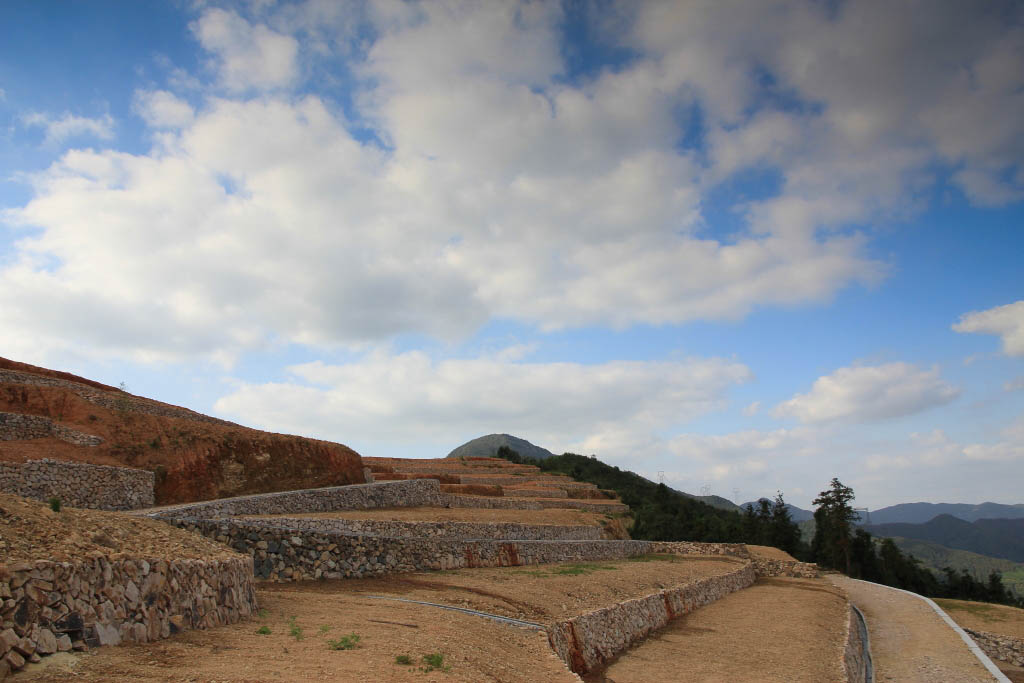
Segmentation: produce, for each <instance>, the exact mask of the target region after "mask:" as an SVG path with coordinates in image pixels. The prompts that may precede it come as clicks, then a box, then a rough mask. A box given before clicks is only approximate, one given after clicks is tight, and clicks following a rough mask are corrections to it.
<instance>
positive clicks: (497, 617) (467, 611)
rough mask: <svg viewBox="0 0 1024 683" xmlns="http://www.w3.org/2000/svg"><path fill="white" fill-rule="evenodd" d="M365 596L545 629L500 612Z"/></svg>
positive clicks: (379, 596) (539, 629) (513, 624)
mask: <svg viewBox="0 0 1024 683" xmlns="http://www.w3.org/2000/svg"><path fill="white" fill-rule="evenodd" d="M360 597H363V598H369V599H370V600H393V601H394V602H409V603H412V604H414V605H427V606H428V607H440V608H441V609H448V610H452V611H453V612H464V613H465V614H472V615H474V616H477V617H484V618H486V619H493V620H494V621H497V622H498V623H501V624H508V625H510V626H517V627H519V628H529V629H533V630H535V631H543V630H544V626H543V625H542V624H537V623H535V622H532V621H523V620H522V619H513V618H512V617H503V616H501V615H500V614H490V613H488V612H479V611H477V610H475V609H466V608H465V607H452V606H451V605H441V604H438V603H436V602H423V601H422V600H407V599H406V598H391V597H388V596H386V595H363V596H360Z"/></svg>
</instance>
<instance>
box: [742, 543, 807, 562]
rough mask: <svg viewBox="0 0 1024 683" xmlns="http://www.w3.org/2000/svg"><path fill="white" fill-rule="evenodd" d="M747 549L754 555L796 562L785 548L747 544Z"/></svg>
mask: <svg viewBox="0 0 1024 683" xmlns="http://www.w3.org/2000/svg"><path fill="white" fill-rule="evenodd" d="M747 550H749V551H750V554H751V555H753V556H754V557H762V558H764V559H767V560H783V561H784V562H796V558H795V557H793V556H792V555H790V554H789V553H787V552H786V551H785V550H779V549H778V548H773V547H771V546H770V545H748V546H747Z"/></svg>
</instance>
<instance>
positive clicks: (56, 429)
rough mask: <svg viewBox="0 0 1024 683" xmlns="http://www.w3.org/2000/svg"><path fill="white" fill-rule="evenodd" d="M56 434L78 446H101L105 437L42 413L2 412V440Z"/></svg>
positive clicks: (45, 436) (35, 437) (0, 435)
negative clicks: (61, 422)
mask: <svg viewBox="0 0 1024 683" xmlns="http://www.w3.org/2000/svg"><path fill="white" fill-rule="evenodd" d="M50 436H54V437H57V438H58V439H60V440H61V441H66V442H68V443H71V444H74V445H76V446H99V445H100V444H101V443H103V439H102V438H100V437H98V436H94V435H92V434H86V433H85V432H79V431H77V430H74V429H71V428H70V427H65V426H64V425H62V424H59V423H57V422H54V421H53V420H51V419H50V418H48V417H43V416H42V415H25V414H24V413H0V441H22V440H26V439H45V438H47V437H50Z"/></svg>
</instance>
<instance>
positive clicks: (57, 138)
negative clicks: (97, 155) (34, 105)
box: [22, 112, 114, 144]
mask: <svg viewBox="0 0 1024 683" xmlns="http://www.w3.org/2000/svg"><path fill="white" fill-rule="evenodd" d="M22 122H23V123H24V124H25V125H26V126H32V127H38V128H42V129H43V130H44V135H45V141H46V143H47V144H60V143H62V142H64V141H66V140H68V139H70V138H77V137H83V136H86V137H94V138H99V139H100V140H111V139H113V137H114V119H113V118H111V117H110V115H109V114H104V115H103V116H100V117H97V118H89V117H86V116H76V115H74V114H72V113H70V112H64V113H63V114H62V115H61V116H59V117H55V116H53V115H51V114H46V113H43V112H33V113H31V114H26V115H25V116H23V117H22Z"/></svg>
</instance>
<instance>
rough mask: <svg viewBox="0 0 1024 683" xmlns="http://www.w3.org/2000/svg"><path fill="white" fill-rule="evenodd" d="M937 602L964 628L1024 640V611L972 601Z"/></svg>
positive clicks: (944, 600) (940, 600)
mask: <svg viewBox="0 0 1024 683" xmlns="http://www.w3.org/2000/svg"><path fill="white" fill-rule="evenodd" d="M935 602H937V603H939V607H941V608H942V609H944V610H946V612H947V613H948V614H949V616H951V617H952V618H953V621H955V622H956V623H958V624H960V625H961V626H963V627H964V628H973V629H974V630H976V631H988V632H990V633H1001V634H1003V635H1006V636H1011V637H1013V638H1022V639H1024V609H1020V608H1019V607H1009V606H1008V605H993V604H992V603H990V602H971V601H970V600H946V599H943V598H937V599H936V600H935Z"/></svg>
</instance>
